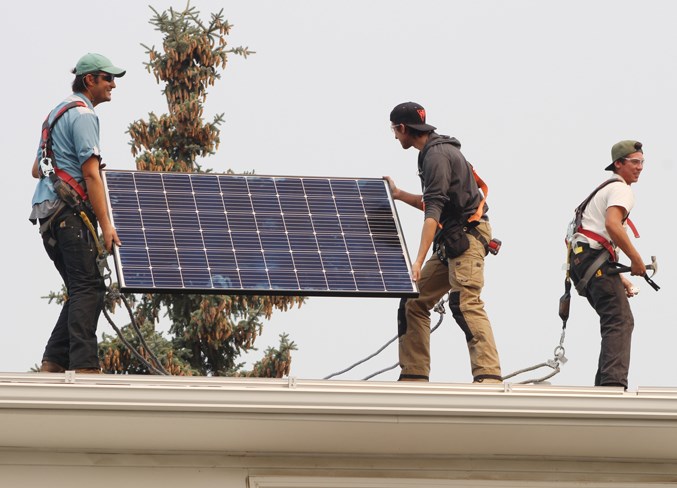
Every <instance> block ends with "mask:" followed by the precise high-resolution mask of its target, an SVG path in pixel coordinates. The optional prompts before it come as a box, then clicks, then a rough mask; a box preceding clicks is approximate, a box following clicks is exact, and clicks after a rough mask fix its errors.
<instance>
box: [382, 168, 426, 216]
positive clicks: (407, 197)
mask: <svg viewBox="0 0 677 488" xmlns="http://www.w3.org/2000/svg"><path fill="white" fill-rule="evenodd" d="M383 179H384V180H386V181H387V182H388V186H389V187H390V194H391V195H392V196H393V200H400V201H401V202H404V203H406V204H407V205H411V206H412V207H414V208H417V209H419V210H423V197H422V196H421V195H415V194H413V193H409V192H406V191H404V190H400V189H399V188H397V185H395V182H394V181H393V179H392V178H391V177H390V176H384V177H383Z"/></svg>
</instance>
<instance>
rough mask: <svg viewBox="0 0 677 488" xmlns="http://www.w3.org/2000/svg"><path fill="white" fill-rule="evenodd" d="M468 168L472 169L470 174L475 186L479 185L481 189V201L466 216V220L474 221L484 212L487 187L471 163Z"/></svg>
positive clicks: (487, 193) (487, 192)
mask: <svg viewBox="0 0 677 488" xmlns="http://www.w3.org/2000/svg"><path fill="white" fill-rule="evenodd" d="M470 168H471V169H472V175H473V176H474V177H475V182H476V183H477V186H478V187H479V189H480V190H482V201H481V202H480V204H479V205H478V207H477V211H476V212H475V213H474V214H472V215H471V216H470V218H468V222H476V221H478V220H479V219H481V218H482V215H483V214H484V204H485V203H486V202H487V196H488V195H489V187H488V186H487V184H486V183H485V182H484V180H483V179H482V178H480V175H478V174H477V172H476V171H475V168H473V165H472V164H471V165H470Z"/></svg>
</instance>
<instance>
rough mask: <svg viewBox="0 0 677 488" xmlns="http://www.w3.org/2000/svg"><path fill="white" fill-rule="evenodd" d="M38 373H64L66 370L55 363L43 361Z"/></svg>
mask: <svg viewBox="0 0 677 488" xmlns="http://www.w3.org/2000/svg"><path fill="white" fill-rule="evenodd" d="M38 371H39V372H40V373H63V372H65V371H66V368H64V367H63V366H61V365H60V364H57V363H55V362H54V361H47V360H43V361H42V364H41V365H40V369H39V370H38Z"/></svg>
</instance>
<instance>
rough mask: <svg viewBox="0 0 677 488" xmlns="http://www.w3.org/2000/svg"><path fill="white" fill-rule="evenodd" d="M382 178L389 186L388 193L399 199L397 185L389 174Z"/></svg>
mask: <svg viewBox="0 0 677 488" xmlns="http://www.w3.org/2000/svg"><path fill="white" fill-rule="evenodd" d="M383 179H384V180H386V181H387V182H388V186H389V187H390V193H391V195H392V196H393V198H394V199H395V200H399V199H400V189H399V188H397V185H395V182H394V181H393V179H392V178H391V177H390V176H384V177H383Z"/></svg>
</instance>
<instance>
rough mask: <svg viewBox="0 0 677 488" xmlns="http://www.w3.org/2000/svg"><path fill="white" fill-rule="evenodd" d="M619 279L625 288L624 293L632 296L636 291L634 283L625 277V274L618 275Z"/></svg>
mask: <svg viewBox="0 0 677 488" xmlns="http://www.w3.org/2000/svg"><path fill="white" fill-rule="evenodd" d="M620 277H621V281H622V282H623V288H625V294H626V295H627V297H628V298H632V297H634V296H635V295H636V294H637V293H636V290H637V289H636V288H635V287H634V285H633V284H632V283H631V282H630V280H629V279H627V278H626V277H625V276H623V275H620Z"/></svg>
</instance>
